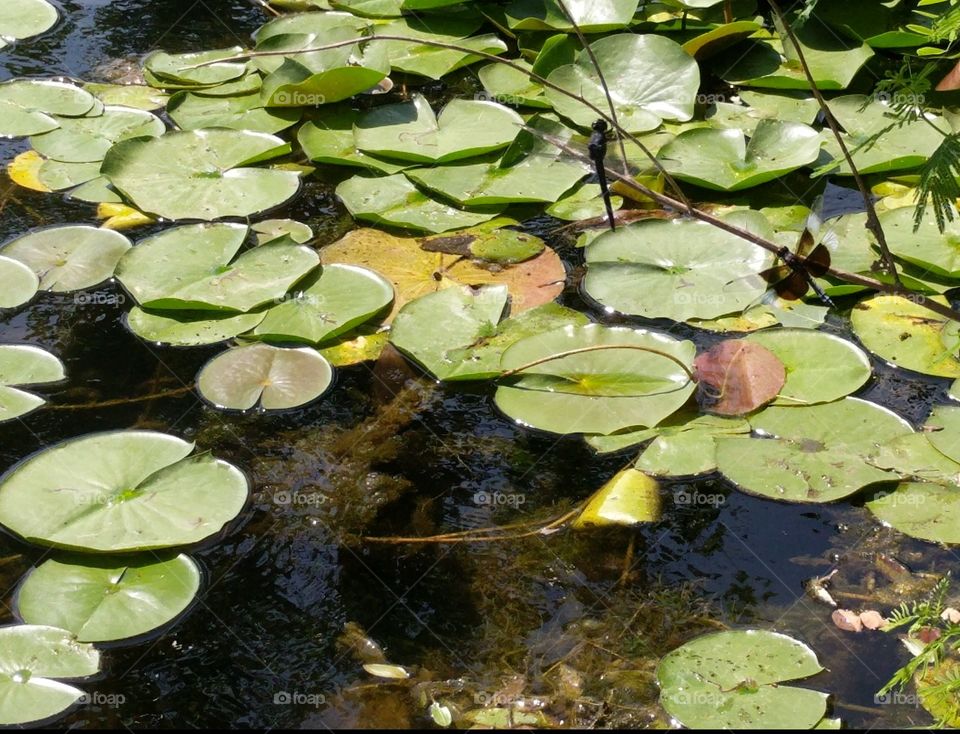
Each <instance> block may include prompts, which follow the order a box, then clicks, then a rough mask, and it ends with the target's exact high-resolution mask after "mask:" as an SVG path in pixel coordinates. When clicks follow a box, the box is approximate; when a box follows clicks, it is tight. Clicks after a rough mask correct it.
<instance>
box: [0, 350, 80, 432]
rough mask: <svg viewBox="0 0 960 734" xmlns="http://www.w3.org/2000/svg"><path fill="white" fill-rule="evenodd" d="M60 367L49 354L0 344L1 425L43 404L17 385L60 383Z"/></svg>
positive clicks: (39, 398)
mask: <svg viewBox="0 0 960 734" xmlns="http://www.w3.org/2000/svg"><path fill="white" fill-rule="evenodd" d="M65 376H66V375H65V374H64V371H63V363H62V362H61V361H60V360H59V359H57V358H56V357H54V356H53V355H52V354H50V352H47V351H44V350H43V349H40V347H33V346H30V345H27V344H0V423H2V422H3V421H8V420H12V419H14V418H19V417H20V416H22V415H26V414H27V413H29V412H30V411H31V410H35V409H36V408H39V407H40V406H41V405H43V404H44V402H46V401H45V400H44V399H43V398H41V397H38V396H36V395H34V394H32V393H29V392H26V391H24V390H19V389H17V387H15V386H16V385H40V384H43V383H47V382H59V381H60V380H62V379H64V377H65Z"/></svg>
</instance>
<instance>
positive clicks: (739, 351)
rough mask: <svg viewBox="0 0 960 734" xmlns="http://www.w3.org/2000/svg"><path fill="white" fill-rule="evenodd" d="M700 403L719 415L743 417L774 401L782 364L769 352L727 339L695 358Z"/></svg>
mask: <svg viewBox="0 0 960 734" xmlns="http://www.w3.org/2000/svg"><path fill="white" fill-rule="evenodd" d="M693 364H694V370H695V372H696V375H697V381H698V382H699V383H700V398H699V400H700V403H701V405H703V406H704V409H705V410H707V411H709V412H711V413H716V414H718V415H744V414H746V413H750V412H752V411H754V410H756V409H757V408H759V407H760V406H761V405H765V404H766V403H769V402H770V401H771V400H773V399H774V398H775V397H776V396H777V394H778V393H779V392H780V389H781V388H782V387H783V385H784V382H785V381H786V377H787V373H786V369H785V368H784V365H783V362H781V361H780V360H779V359H777V357H776V355H775V354H773V352H771V351H770V350H769V349H766V348H765V347H763V346H761V345H760V344H754V343H753V342H748V341H746V340H744V339H727V340H726V341H722V342H720V343H719V344H717V345H715V346H714V347H712V348H711V349H710V350H709V351H706V352H704V353H703V354H700V355H697V358H696V360H694V363H693Z"/></svg>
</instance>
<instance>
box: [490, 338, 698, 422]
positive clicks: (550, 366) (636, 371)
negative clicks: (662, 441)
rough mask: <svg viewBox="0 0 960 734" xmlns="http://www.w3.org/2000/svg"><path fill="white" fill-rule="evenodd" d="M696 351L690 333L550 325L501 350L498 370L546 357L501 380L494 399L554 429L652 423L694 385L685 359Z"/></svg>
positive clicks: (518, 417)
mask: <svg viewBox="0 0 960 734" xmlns="http://www.w3.org/2000/svg"><path fill="white" fill-rule="evenodd" d="M598 347H599V349H598ZM586 349H589V350H590V351H580V352H579V353H572V354H571V353H570V352H576V350H586ZM648 350H654V351H648ZM657 352H659V353H657ZM694 352H695V349H694V346H693V344H692V343H691V342H689V341H682V342H681V341H678V340H676V339H673V338H672V337H669V336H667V335H665V334H661V333H658V332H654V331H647V330H643V329H637V330H633V329H625V328H608V327H604V326H600V325H598V324H589V325H586V326H568V327H564V328H561V329H555V330H553V331H550V332H546V333H543V334H538V335H536V336H532V337H528V338H526V339H523V340H521V341H519V342H517V343H516V344H514V345H513V346H512V347H510V348H509V349H507V350H506V351H505V352H504V354H503V358H502V360H501V368H502V369H503V370H515V369H520V368H521V367H524V366H526V365H533V363H534V362H539V361H540V360H546V361H543V362H542V363H540V364H537V365H535V366H530V367H528V368H527V369H522V370H521V371H520V372H519V373H518V374H517V375H516V376H515V377H512V378H510V381H509V382H504V383H502V384H501V385H500V387H498V388H497V392H496V396H495V401H496V404H497V407H498V408H500V410H502V411H503V412H504V413H505V414H506V415H508V416H509V417H511V418H513V419H514V420H515V421H517V422H518V423H520V424H521V425H526V426H530V427H532V428H538V429H541V430H544V431H551V432H553V433H563V434H566V433H602V434H609V433H615V432H617V431H622V430H624V429H627V428H636V427H650V426H655V425H657V424H658V423H659V422H660V421H662V420H663V419H664V418H666V417H667V416H669V415H670V414H672V413H674V412H675V411H676V410H677V409H679V408H680V406H682V405H683V404H684V403H685V402H686V401H687V399H688V398H689V397H690V395H691V394H692V393H693V390H694V387H695V386H694V384H693V382H692V380H691V379H690V376H689V374H688V373H687V372H686V371H685V369H684V367H685V368H686V369H692V363H693V357H694ZM561 355H562V356H561ZM664 355H668V356H664ZM551 357H554V358H551ZM674 360H676V361H674ZM678 362H679V364H678ZM680 365H683V367H681V366H680Z"/></svg>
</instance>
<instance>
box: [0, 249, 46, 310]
mask: <svg viewBox="0 0 960 734" xmlns="http://www.w3.org/2000/svg"><path fill="white" fill-rule="evenodd" d="M39 287H40V279H39V278H38V277H37V275H36V273H34V272H33V270H31V269H30V268H29V267H27V266H26V265H24V264H23V263H22V262H20V261H19V260H14V259H12V258H9V257H3V256H2V255H0V308H17V307H18V306H22V305H23V304H25V303H26V302H27V301H29V300H30V299H31V298H33V297H34V296H35V295H36V293H37V289H38V288H39Z"/></svg>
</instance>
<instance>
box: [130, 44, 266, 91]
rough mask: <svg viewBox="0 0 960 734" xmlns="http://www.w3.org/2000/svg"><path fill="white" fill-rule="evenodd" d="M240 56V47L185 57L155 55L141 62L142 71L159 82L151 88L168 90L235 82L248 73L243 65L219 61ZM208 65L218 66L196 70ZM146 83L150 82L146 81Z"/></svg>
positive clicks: (187, 54) (244, 64)
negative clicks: (156, 87)
mask: <svg viewBox="0 0 960 734" xmlns="http://www.w3.org/2000/svg"><path fill="white" fill-rule="evenodd" d="M242 53H243V48H241V47H240V46H233V47H231V48H222V49H216V50H214V51H200V52H197V53H186V54H168V53H167V52H166V51H154V52H153V53H151V54H150V55H149V56H147V57H146V58H145V59H144V60H143V68H144V70H145V72H149V73H150V74H151V75H152V76H153V77H155V78H156V80H157V81H158V82H159V84H157V85H154V84H151V86H160V87H162V88H169V89H178V88H183V87H210V86H214V85H216V84H223V83H224V82H229V81H232V80H234V79H238V78H240V77H242V76H243V75H244V74H246V73H247V64H246V62H236V61H222V60H223V59H227V58H230V57H233V56H236V55H238V54H242ZM211 61H220V62H221V63H214V64H210V65H209V66H199V65H200V64H206V63H208V62H211ZM197 67H199V68H197ZM147 81H148V82H150V81H151V80H150V79H149V78H148V79H147Z"/></svg>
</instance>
